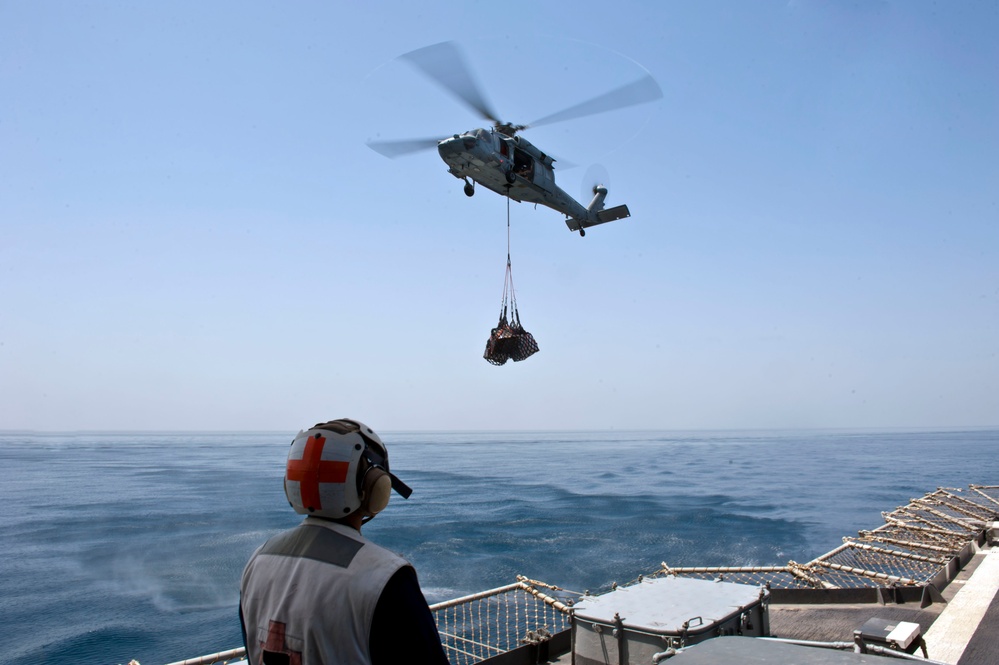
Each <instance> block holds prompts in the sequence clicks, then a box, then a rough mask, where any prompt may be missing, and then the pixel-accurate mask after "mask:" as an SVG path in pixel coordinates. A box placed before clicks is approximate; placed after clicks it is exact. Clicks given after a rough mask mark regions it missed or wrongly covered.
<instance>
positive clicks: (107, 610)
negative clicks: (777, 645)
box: [0, 429, 999, 665]
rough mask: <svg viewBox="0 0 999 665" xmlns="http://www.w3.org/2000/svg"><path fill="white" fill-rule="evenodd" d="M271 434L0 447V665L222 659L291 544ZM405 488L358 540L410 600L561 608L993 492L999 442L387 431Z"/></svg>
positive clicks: (15, 441)
mask: <svg viewBox="0 0 999 665" xmlns="http://www.w3.org/2000/svg"><path fill="white" fill-rule="evenodd" d="M291 436H292V433H238V432H237V433H152V434H150V433H108V434H97V433H83V434H38V433H27V434H15V433H8V434H0V466H2V468H3V470H4V480H3V482H2V483H0V533H2V538H0V571H2V574H0V626H2V627H3V632H4V637H5V639H4V641H5V645H4V648H3V649H2V650H0V663H12V664H13V663H32V664H35V665H37V664H42V663H76V664H81V665H85V664H90V663H93V664H95V665H96V664H115V663H126V662H128V661H129V660H130V659H132V658H135V659H138V660H139V661H140V662H141V663H142V665H162V664H163V663H167V662H172V661H176V660H181V659H184V658H190V657H194V656H198V655H202V654H206V653H212V652H215V651H219V650H223V649H228V648H233V647H236V646H240V645H241V637H240V630H239V621H238V618H237V609H236V608H237V603H238V597H239V590H238V588H239V576H240V573H241V571H242V568H243V565H244V563H245V562H246V559H247V558H248V557H249V555H250V553H251V552H252V551H253V549H254V548H255V547H257V545H259V544H260V543H261V542H263V541H264V540H265V539H266V538H267V537H268V536H270V535H271V534H273V533H275V532H277V531H280V530H283V529H286V528H289V527H291V526H293V525H295V524H297V523H298V522H299V520H300V517H299V516H298V515H296V514H295V513H294V512H293V511H292V510H291V509H290V508H289V507H288V504H287V502H286V501H285V498H284V493H283V490H282V483H281V478H282V473H283V466H284V460H285V455H286V453H287V448H288V445H289V443H290V441H291ZM382 437H383V438H384V439H385V440H386V442H387V443H388V445H389V450H390V455H391V461H392V468H393V471H395V472H396V473H397V475H399V476H400V477H401V478H402V479H403V480H405V481H406V482H407V483H408V484H410V485H411V486H412V487H413V488H414V490H415V491H414V494H413V496H412V498H411V499H410V500H409V501H404V500H402V499H401V498H399V497H394V499H393V502H392V503H391V504H390V505H389V507H388V509H387V510H386V511H385V512H384V513H383V514H382V515H380V516H379V517H378V518H377V519H376V520H374V521H373V522H371V524H369V525H367V526H366V527H365V528H364V532H365V535H366V536H368V537H369V538H371V539H373V540H375V541H376V542H379V543H381V544H383V545H385V546H386V547H389V548H390V549H393V550H395V551H397V552H399V553H401V554H403V555H404V556H406V557H407V558H408V559H409V560H410V561H412V562H413V564H414V565H415V566H416V569H417V571H418V573H419V576H420V580H421V584H422V586H423V588H424V591H425V593H426V595H427V597H428V600H429V601H430V602H435V601H440V600H446V599H449V598H454V597H457V596H460V595H464V594H467V593H471V592H474V591H481V590H485V589H489V588H493V587H496V586H501V585H504V584H507V583H510V582H513V581H514V580H515V576H516V575H517V574H524V575H527V576H529V577H532V578H535V579H540V580H543V581H546V582H550V583H553V584H557V585H559V586H562V587H565V588H568V589H573V590H578V591H582V590H584V589H590V590H593V591H599V590H601V589H606V588H607V587H608V586H609V585H610V584H611V583H612V582H615V581H618V582H626V581H629V580H632V579H634V578H636V577H637V576H638V575H639V574H642V573H648V572H651V571H652V570H655V569H656V568H657V567H658V566H659V564H660V562H662V561H666V562H667V563H669V564H670V565H766V564H782V563H786V562H787V561H788V560H790V559H794V560H796V561H808V560H810V559H812V558H814V557H815V556H817V555H819V554H821V553H823V552H826V551H828V550H831V549H833V548H834V547H836V546H837V545H839V544H840V543H841V537H842V536H845V535H851V534H855V533H856V531H857V530H858V529H867V528H873V527H876V526H878V525H880V524H881V523H882V520H881V517H880V514H881V511H883V510H891V509H893V508H895V507H896V506H898V505H901V504H904V503H906V502H907V501H908V500H909V499H910V498H913V497H916V496H920V495H922V494H923V493H925V492H927V491H930V490H932V489H935V488H936V487H938V486H948V487H967V485H968V484H969V483H979V484H999V430H982V429H977V430H955V431H922V430H921V431H809V432H789V431H777V432H763V431H751V432H585V433H584V432H485V433H483V432H475V433H467V432H464V433H462V432H458V433H456V432H447V433H428V432H423V433H391V432H383V433H382Z"/></svg>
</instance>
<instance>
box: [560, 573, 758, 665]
mask: <svg viewBox="0 0 999 665" xmlns="http://www.w3.org/2000/svg"><path fill="white" fill-rule="evenodd" d="M768 603H769V594H768V592H767V591H766V590H765V589H764V588H762V587H758V586H751V585H747V584H733V583H731V582H713V581H709V580H696V579H687V578H682V577H662V578H656V579H647V580H643V581H641V582H638V583H637V584H633V585H631V586H627V587H621V588H618V589H615V590H614V591H611V592H609V593H606V594H603V595H600V596H584V597H583V598H582V599H581V600H580V601H578V602H577V603H576V605H575V607H573V611H572V649H573V663H574V664H575V665H628V663H652V662H655V661H654V656H655V655H656V654H661V653H663V652H665V651H666V650H667V649H670V648H677V647H683V646H690V645H691V644H697V643H698V642H703V641H704V640H707V639H710V638H712V637H716V636H719V635H745V636H752V637H759V636H764V635H769V634H770V622H769V616H768V614H767V606H768Z"/></svg>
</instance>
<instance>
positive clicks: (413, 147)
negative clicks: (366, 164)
mask: <svg viewBox="0 0 999 665" xmlns="http://www.w3.org/2000/svg"><path fill="white" fill-rule="evenodd" d="M440 141H441V140H440V139H404V140H402V141H368V147H369V148H371V149H372V150H374V151H375V152H377V153H379V154H382V155H385V156H386V157H392V158H393V159H394V158H396V157H402V156H403V155H409V154H411V153H414V152H420V151H421V150H430V149H431V148H436V147H437V144H438V143H440Z"/></svg>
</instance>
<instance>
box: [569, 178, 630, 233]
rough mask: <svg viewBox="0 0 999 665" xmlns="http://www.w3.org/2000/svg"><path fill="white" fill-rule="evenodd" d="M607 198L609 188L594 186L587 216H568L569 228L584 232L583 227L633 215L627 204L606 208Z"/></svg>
mask: <svg viewBox="0 0 999 665" xmlns="http://www.w3.org/2000/svg"><path fill="white" fill-rule="evenodd" d="M605 198H607V188H606V187H604V186H603V185H597V186H596V187H594V188H593V200H592V201H590V205H588V206H586V216H585V217H567V218H566V220H565V223H566V226H568V227H569V230H570V231H580V232H582V229H588V228H590V227H591V226H596V225H597V224H606V223H607V222H613V221H616V220H619V219H624V218H625V217H631V211H630V210H628V206H626V205H619V206H614V207H613V208H607V209H606V210H605V209H604V199H605Z"/></svg>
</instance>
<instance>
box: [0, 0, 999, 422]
mask: <svg viewBox="0 0 999 665" xmlns="http://www.w3.org/2000/svg"><path fill="white" fill-rule="evenodd" d="M997 33H999V6H997V5H996V4H995V3H991V2H961V3H930V2H908V1H907V2H901V1H899V2H876V1H874V0H871V1H869V2H848V1H842V2H838V1H835V0H825V1H821V2H820V1H812V0H791V1H790V2H788V1H782V2H753V3H746V2H741V1H738V2H736V1H733V2H706V3H680V2H656V3H653V2H648V3H638V2H617V3H613V5H607V4H606V3H596V2H544V3H534V2H508V3H505V4H503V5H501V6H499V5H496V4H495V3H471V2H461V3H458V2H454V3H409V2H382V3H347V2H296V3H287V4H277V3H244V2H239V3H237V2H213V3H193V2H177V3H125V2H96V3H94V2H65V3H54V2H37V3H26V2H2V1H0V90H2V91H3V92H2V95H0V405H2V406H0V429H51V430H67V429H230V428H231V429H240V430H245V429H268V430H271V429H273V430H287V431H292V430H296V429H298V428H299V427H302V426H305V425H308V424H311V423H313V422H316V421H318V420H322V419H327V418H333V417H340V416H350V417H355V418H360V419H362V420H365V421H367V422H369V424H371V425H372V426H374V427H375V428H376V429H380V430H392V429H395V430H410V429H563V428H565V429H607V428H614V429H646V428H662V429H683V428H710V429H716V428H756V427H764V428H783V427H922V426H925V427H934V426H941V427H949V426H982V425H996V424H999V223H997V222H999V162H997V160H996V155H997V154H999V120H997V118H999V76H997V74H996V72H997V69H996V64H997V63H999V42H997V41H996V39H995V35H996V34H997ZM446 40H450V41H456V42H457V43H458V44H459V45H460V46H461V47H462V48H463V49H464V50H465V52H466V54H467V56H468V60H469V61H470V62H471V64H472V65H473V67H474V68H475V70H476V71H477V73H478V75H479V79H480V83H481V84H482V87H483V88H484V90H485V91H486V94H487V95H488V97H489V99H490V101H491V102H492V103H493V105H494V106H495V107H496V108H497V109H498V110H499V111H500V113H501V114H503V115H504V119H507V120H510V121H513V122H529V121H531V120H534V119H537V118H540V117H542V116H544V115H547V114H548V113H551V112H554V111H557V110H559V109H561V108H564V107H567V106H570V105H572V104H574V103H576V102H579V101H582V100H584V99H588V98H589V97H592V96H595V95H596V94H599V93H601V92H604V91H606V90H609V89H611V88H614V87H617V86H619V85H621V84H623V83H627V82H629V81H630V80H633V79H634V78H637V77H638V76H640V75H641V74H642V72H643V71H644V70H647V71H648V72H650V73H651V74H652V75H653V76H654V77H655V78H656V80H657V81H658V82H659V84H660V85H661V87H662V89H663V92H664V97H663V99H662V100H660V101H659V102H657V103H654V104H650V105H645V106H641V107H637V108H633V109H628V110H624V111H619V112H613V113H608V114H605V115H600V116H595V117H592V118H588V119H584V120H578V121H571V122H567V123H563V124H558V125H552V126H548V127H540V128H538V129H536V130H534V131H529V132H528V133H527V134H526V136H527V137H528V138H529V139H530V140H531V141H532V142H533V143H535V144H536V145H538V146H540V147H541V148H542V149H543V150H546V151H548V152H551V153H552V154H555V155H557V156H559V157H561V158H563V159H564V160H568V161H571V162H574V163H575V164H578V166H577V167H576V168H574V169H571V170H565V171H557V173H556V176H557V180H558V182H559V184H560V185H561V186H562V187H563V188H564V189H565V190H566V191H568V192H569V193H571V194H574V195H576V194H578V193H580V192H581V191H582V190H583V189H584V187H585V186H586V185H587V183H585V182H584V179H585V177H586V173H587V171H588V170H589V167H591V166H592V165H597V168H598V169H600V170H603V171H605V172H606V173H607V174H609V183H608V184H609V185H610V195H609V197H608V204H609V205H617V204H619V203H627V204H628V205H629V207H630V208H631V211H632V218H631V219H628V220H625V221H621V222H616V223H614V224H609V225H606V226H601V227H597V228H594V229H593V230H592V231H591V232H590V233H588V234H587V236H586V238H579V237H578V236H577V235H574V234H571V233H569V232H568V230H567V229H566V227H565V224H564V223H563V221H562V218H561V216H560V215H558V214H557V213H555V212H553V211H551V210H548V209H545V208H539V209H534V208H533V207H532V206H528V205H523V204H513V206H512V216H511V223H512V250H513V269H514V277H515V280H516V286H517V297H518V301H519V304H520V313H521V317H522V320H523V322H524V324H525V327H526V328H527V329H528V330H530V331H531V332H532V333H533V334H534V335H535V337H536V338H537V340H538V342H539V344H540V345H541V352H540V353H538V354H537V355H535V356H534V357H532V358H529V359H528V360H526V361H524V362H521V363H508V364H507V365H505V366H503V367H493V366H491V365H489V364H488V363H486V362H485V361H484V360H483V359H482V357H481V356H482V351H483V348H484V345H485V341H486V337H487V335H488V333H489V329H490V328H491V327H492V326H493V325H495V322H496V319H497V316H498V313H499V304H500V296H501V292H502V286H503V271H504V267H505V258H506V257H505V254H506V204H505V201H504V199H502V198H501V197H499V196H496V195H494V194H491V193H490V192H488V191H486V190H484V189H480V190H479V192H478V193H477V194H476V196H475V197H473V198H471V199H469V198H466V197H465V196H464V195H463V194H462V191H461V185H462V183H461V182H460V181H459V180H457V179H455V178H453V177H451V176H450V175H449V174H447V173H446V170H445V167H444V164H443V162H442V161H441V160H440V159H439V157H438V156H437V155H436V153H435V152H433V151H432V152H427V153H422V154H419V155H413V156H409V157H405V158H401V159H397V160H389V159H386V158H384V157H382V156H381V155H379V154H377V153H375V152H373V151H372V150H370V149H369V148H368V147H367V146H366V145H365V142H366V141H368V140H371V139H376V138H381V139H392V138H409V137H425V136H437V135H440V136H447V135H450V134H453V133H455V132H460V131H465V130H468V129H471V128H473V127H477V126H481V124H482V123H481V121H480V120H479V119H478V118H476V117H475V116H474V115H473V114H472V113H471V112H469V111H468V110H467V109H466V108H464V107H462V106H460V105H458V104H456V103H455V102H454V101H453V100H452V99H451V98H450V97H448V96H446V95H445V94H443V93H442V92H441V91H440V90H439V89H438V88H436V87H435V86H433V85H432V84H430V83H429V82H427V80H426V79H424V78H422V77H421V76H420V75H419V74H418V73H416V72H415V71H414V70H413V69H412V68H409V67H407V66H406V64H405V63H403V62H401V61H398V60H396V57H397V56H398V55H400V54H402V53H405V52H407V51H410V50H413V49H416V48H419V47H422V46H426V45H429V44H433V43H437V42H440V41H446Z"/></svg>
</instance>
